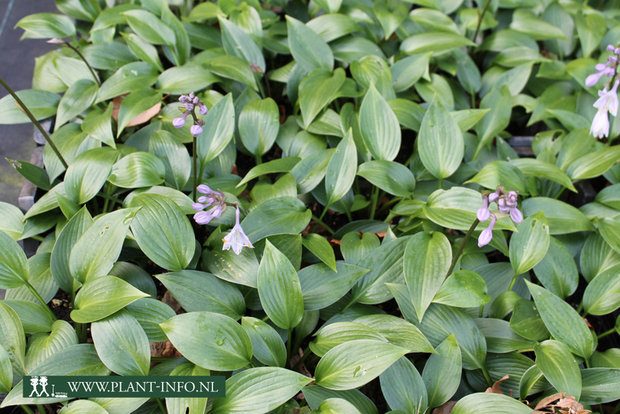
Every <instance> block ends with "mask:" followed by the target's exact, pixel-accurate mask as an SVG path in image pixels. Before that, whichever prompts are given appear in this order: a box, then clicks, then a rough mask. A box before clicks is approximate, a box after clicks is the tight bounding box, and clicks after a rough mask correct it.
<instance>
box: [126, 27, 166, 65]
mask: <svg viewBox="0 0 620 414" xmlns="http://www.w3.org/2000/svg"><path fill="white" fill-rule="evenodd" d="M123 38H124V39H125V42H126V43H127V46H128V47H129V50H130V51H131V53H133V54H134V56H135V57H137V58H138V59H140V60H143V61H144V62H146V63H149V64H151V65H153V66H154V67H156V68H157V69H158V70H159V71H160V72H163V71H164V67H163V66H162V64H161V60H159V54H158V53H157V48H156V47H155V46H153V45H152V44H150V43H149V42H147V41H146V40H144V39H142V38H141V37H140V36H138V35H136V34H133V33H123Z"/></svg>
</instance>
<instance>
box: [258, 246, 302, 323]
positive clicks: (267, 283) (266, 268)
mask: <svg viewBox="0 0 620 414" xmlns="http://www.w3.org/2000/svg"><path fill="white" fill-rule="evenodd" d="M257 288H258V296H259V298H260V301H261V305H262V307H263V310H264V311H265V313H266V314H267V316H269V319H271V320H272V321H273V323H275V324H276V325H277V326H278V327H280V328H282V329H291V328H294V327H295V326H297V325H298V324H299V322H300V321H301V318H302V317H303V313H304V303H303V297H302V292H301V285H300V283H299V277H298V276H297V272H296V271H295V268H294V267H293V265H292V264H291V262H290V261H289V260H288V259H287V258H286V256H285V255H284V254H283V253H282V252H281V251H279V250H278V249H277V248H276V247H274V246H273V245H272V244H271V243H270V242H269V240H267V242H266V243H265V250H264V252H263V257H262V259H261V261H260V265H259V267H258V278H257Z"/></svg>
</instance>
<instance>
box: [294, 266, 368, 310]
mask: <svg viewBox="0 0 620 414" xmlns="http://www.w3.org/2000/svg"><path fill="white" fill-rule="evenodd" d="M336 270H337V271H334V270H332V269H330V268H329V267H328V266H326V265H324V264H322V263H318V264H314V265H311V266H307V267H304V268H303V269H302V270H300V271H299V282H300V284H301V291H302V294H303V303H304V308H305V309H306V310H319V309H323V308H325V307H327V306H329V305H331V304H332V303H334V302H336V301H337V300H338V299H340V298H342V297H343V296H344V295H345V294H346V293H347V292H348V291H349V289H351V287H352V286H353V285H354V284H355V282H357V281H358V280H359V279H360V278H361V277H362V276H363V275H364V274H366V273H367V272H368V270H367V269H364V268H361V267H359V266H355V265H352V264H347V263H343V262H341V261H338V262H336Z"/></svg>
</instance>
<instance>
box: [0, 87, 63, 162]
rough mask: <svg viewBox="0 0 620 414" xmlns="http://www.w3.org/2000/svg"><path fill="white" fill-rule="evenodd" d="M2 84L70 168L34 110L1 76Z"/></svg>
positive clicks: (61, 160)
mask: <svg viewBox="0 0 620 414" xmlns="http://www.w3.org/2000/svg"><path fill="white" fill-rule="evenodd" d="M0 84H1V85H2V86H4V89H6V90H7V91H8V92H9V93H10V94H11V96H12V97H13V99H15V102H17V105H18V106H19V109H21V110H22V111H24V113H25V114H26V116H27V117H28V118H29V119H30V121H31V122H32V123H33V124H34V126H36V127H37V128H38V129H39V131H41V134H43V136H44V137H45V140H46V141H47V142H48V143H49V144H50V147H52V150H53V151H54V153H55V154H56V156H57V157H58V159H59V160H60V163H61V164H62V165H63V167H65V168H68V167H69V164H67V161H65V158H64V157H63V156H62V154H61V153H60V151H59V150H58V148H57V147H56V145H55V144H54V141H52V138H50V136H49V134H48V133H47V131H46V130H45V128H43V126H41V124H40V123H39V121H37V118H35V116H34V115H33V114H32V112H30V109H28V107H27V106H26V104H25V103H24V102H23V101H22V100H21V99H20V98H19V96H17V94H16V93H15V91H13V89H11V87H10V86H9V85H7V84H6V82H5V81H4V79H2V78H0Z"/></svg>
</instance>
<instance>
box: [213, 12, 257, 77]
mask: <svg viewBox="0 0 620 414" xmlns="http://www.w3.org/2000/svg"><path fill="white" fill-rule="evenodd" d="M219 22H220V27H221V28H222V45H223V46H224V49H225V50H226V53H228V54H229V55H235V56H237V57H240V58H243V59H245V60H246V61H247V62H248V63H249V64H252V63H254V64H256V65H258V67H259V68H261V70H262V71H263V72H264V71H265V70H266V68H267V67H266V65H265V57H264V56H263V53H262V52H261V50H260V48H259V47H258V45H257V44H256V42H255V41H254V39H252V37H251V36H250V35H249V34H247V33H246V32H245V31H243V29H241V28H240V27H239V26H237V25H236V24H234V23H232V22H230V21H229V20H225V19H222V18H220V19H219Z"/></svg>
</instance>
